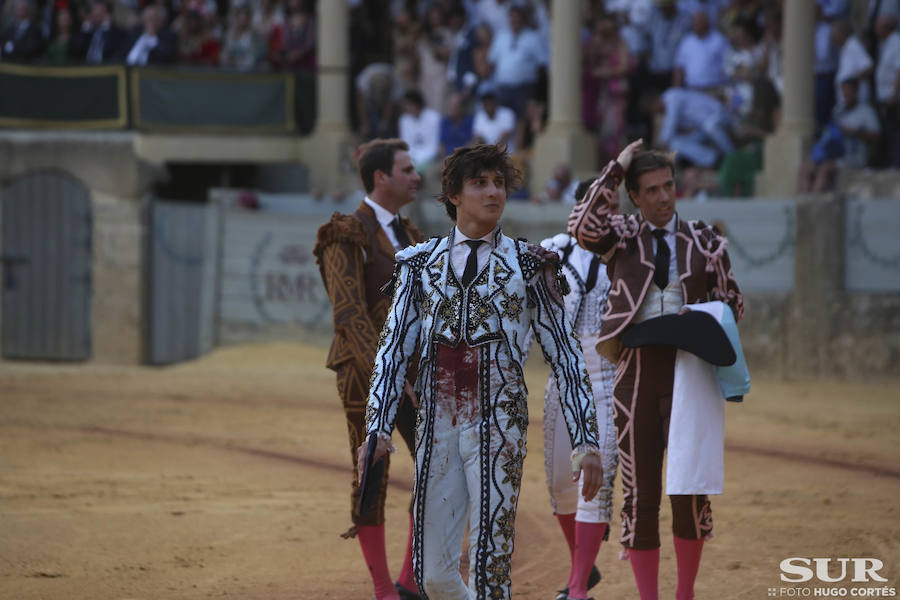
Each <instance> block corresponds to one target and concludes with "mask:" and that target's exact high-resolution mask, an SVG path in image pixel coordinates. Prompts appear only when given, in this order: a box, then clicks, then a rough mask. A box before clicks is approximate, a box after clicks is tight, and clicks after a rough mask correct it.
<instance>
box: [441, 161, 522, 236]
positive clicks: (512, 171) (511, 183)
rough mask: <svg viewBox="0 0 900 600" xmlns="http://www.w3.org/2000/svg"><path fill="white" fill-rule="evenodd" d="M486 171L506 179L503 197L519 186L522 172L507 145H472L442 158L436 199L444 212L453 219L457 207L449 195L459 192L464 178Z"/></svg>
mask: <svg viewBox="0 0 900 600" xmlns="http://www.w3.org/2000/svg"><path fill="white" fill-rule="evenodd" d="M485 171H488V172H490V173H500V174H501V175H503V179H504V181H505V182H506V197H507V198H509V195H510V194H511V193H512V192H513V191H515V190H516V188H518V187H519V184H520V183H521V181H522V172H521V171H519V169H517V168H516V166H515V165H514V164H513V162H512V158H511V157H510V155H509V152H507V151H506V146H505V145H503V146H499V145H497V144H473V145H471V146H463V147H461V148H457V149H456V150H454V151H453V154H451V155H450V156H448V157H447V158H445V159H444V167H443V169H442V171H441V193H440V194H439V195H438V196H437V200H438V202H443V203H444V208H445V209H446V210H447V215H448V216H449V217H450V218H451V219H453V221H454V222H455V221H456V207H455V206H454V205H453V203H452V202H450V198H452V197H453V196H455V195H457V194H459V193H461V192H462V189H463V185H465V182H466V180H467V179H473V178H475V177H478V176H479V175H481V174H482V173H484V172H485Z"/></svg>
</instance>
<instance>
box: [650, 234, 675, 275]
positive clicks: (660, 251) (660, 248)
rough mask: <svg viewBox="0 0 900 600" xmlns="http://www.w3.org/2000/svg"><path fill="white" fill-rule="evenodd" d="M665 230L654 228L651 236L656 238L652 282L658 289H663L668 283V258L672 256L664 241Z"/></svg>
mask: <svg viewBox="0 0 900 600" xmlns="http://www.w3.org/2000/svg"><path fill="white" fill-rule="evenodd" d="M665 236H666V230H665V229H654V230H653V237H655V238H656V260H655V261H654V266H655V271H654V272H653V283H655V284H656V285H657V286H658V287H659V289H661V290H664V289H666V286H667V285H669V260H670V258H671V256H672V254H671V252H670V251H669V244H667V243H666V239H665Z"/></svg>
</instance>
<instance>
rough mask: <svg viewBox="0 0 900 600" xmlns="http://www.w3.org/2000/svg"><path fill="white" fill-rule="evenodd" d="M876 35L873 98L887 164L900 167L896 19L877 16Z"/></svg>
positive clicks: (898, 34)
mask: <svg viewBox="0 0 900 600" xmlns="http://www.w3.org/2000/svg"><path fill="white" fill-rule="evenodd" d="M875 33H876V35H877V36H878V39H879V40H880V42H879V44H880V45H879V55H878V66H877V67H876V69H875V97H876V98H877V99H878V110H879V112H880V113H881V122H882V124H883V125H884V128H885V137H886V138H887V143H888V153H889V155H890V164H891V165H892V166H894V167H900V32H898V31H897V17H895V16H893V15H885V16H882V17H880V18H879V19H878V21H877V22H876V24H875Z"/></svg>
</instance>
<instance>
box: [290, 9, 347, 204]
mask: <svg viewBox="0 0 900 600" xmlns="http://www.w3.org/2000/svg"><path fill="white" fill-rule="evenodd" d="M318 28H319V30H318V40H317V42H316V43H317V52H318V60H319V65H318V76H317V80H316V99H317V102H316V107H317V108H316V109H317V111H318V114H317V116H316V127H315V129H314V130H313V132H312V134H311V135H309V136H307V137H305V138H303V139H301V140H300V141H299V142H298V144H299V155H300V160H301V162H303V163H305V164H306V165H307V166H308V167H309V173H310V183H311V185H312V188H313V189H314V190H317V191H323V192H326V193H329V192H335V191H338V190H342V189H344V187H345V183H346V181H347V178H348V177H347V171H352V162H351V161H349V157H350V156H351V154H352V136H351V132H350V126H349V124H348V110H347V109H348V107H347V101H346V98H347V97H348V96H347V84H348V80H347V79H348V68H347V67H348V64H349V55H350V39H349V32H350V25H349V19H348V15H347V3H346V2H320V3H319V16H318ZM348 167H349V168H348Z"/></svg>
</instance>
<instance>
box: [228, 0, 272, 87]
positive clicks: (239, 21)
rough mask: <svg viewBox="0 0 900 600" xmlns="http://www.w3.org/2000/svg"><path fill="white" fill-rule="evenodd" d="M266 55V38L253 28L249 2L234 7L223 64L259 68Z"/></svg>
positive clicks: (242, 67)
mask: <svg viewBox="0 0 900 600" xmlns="http://www.w3.org/2000/svg"><path fill="white" fill-rule="evenodd" d="M265 56H266V40H265V38H263V37H262V36H261V35H259V33H258V32H257V31H256V30H255V29H254V28H253V14H252V12H251V11H250V7H249V6H248V5H247V4H242V5H239V6H237V7H236V8H235V9H234V14H233V16H232V19H231V24H230V27H229V28H228V33H227V34H226V35H225V43H224V45H223V46H222V55H221V60H222V66H223V67H227V68H229V69H237V70H239V71H252V70H253V69H256V68H258V67H259V66H260V65H261V64H262V61H263V59H264V58H265Z"/></svg>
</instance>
